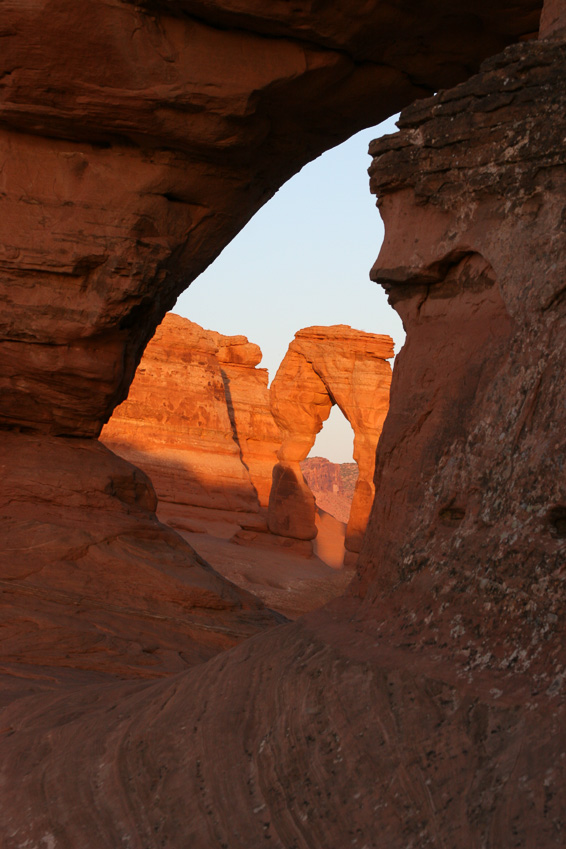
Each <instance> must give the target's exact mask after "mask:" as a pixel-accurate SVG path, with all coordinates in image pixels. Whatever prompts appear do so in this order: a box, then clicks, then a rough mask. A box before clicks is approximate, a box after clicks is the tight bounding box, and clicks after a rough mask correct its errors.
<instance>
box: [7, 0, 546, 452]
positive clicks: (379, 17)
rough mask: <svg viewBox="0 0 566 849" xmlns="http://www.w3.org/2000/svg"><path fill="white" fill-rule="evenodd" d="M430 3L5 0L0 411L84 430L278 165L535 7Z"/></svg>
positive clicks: (109, 406)
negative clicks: (411, 6)
mask: <svg viewBox="0 0 566 849" xmlns="http://www.w3.org/2000/svg"><path fill="white" fill-rule="evenodd" d="M428 2H429V8H428V10H426V11H425V9H424V8H423V7H422V5H421V6H420V7H419V9H418V10H414V11H411V10H407V9H406V10H402V9H394V8H393V7H391V6H389V5H387V4H383V3H382V2H380V1H379V0H371V2H369V3H365V4H363V6H362V7H360V8H357V7H356V9H353V8H352V7H350V6H349V5H348V4H346V5H343V4H342V5H340V6H339V7H337V6H336V4H335V3H331V2H328V0H327V2H324V3H322V4H320V3H317V4H314V5H313V4H312V2H310V0H303V2H299V3H298V4H297V3H295V4H293V6H292V8H291V7H290V6H289V4H288V3H286V2H278V3H275V4H273V3H270V4H264V3H256V2H253V3H252V2H250V0H247V2H234V3H221V2H194V3H193V2H184V3H177V2H175V3H168V2H145V3H140V2H126V0H117V2H112V3H107V2H102V0H82V2H81V3H77V2H75V0H37V2H29V3H22V2H19V0H8V2H4V3H3V4H2V24H1V26H2V30H1V33H2V51H1V55H0V150H1V151H2V156H1V161H2V171H1V175H0V197H1V199H2V206H3V214H2V216H1V218H0V245H1V252H0V263H1V266H0V267H1V270H2V277H1V281H0V285H1V291H2V305H3V309H2V317H1V319H0V339H1V342H0V423H2V424H3V425H8V426H22V427H25V428H26V429H28V430H30V429H31V430H35V431H40V432H44V433H52V434H55V435H76V436H93V435H97V434H98V433H99V432H100V429H101V427H102V425H103V423H104V422H105V421H107V419H108V418H109V416H110V415H111V412H112V410H113V408H114V407H115V406H116V404H117V403H119V402H120V401H121V400H123V398H124V397H125V396H126V393H127V388H128V386H129V384H130V382H131V380H132V378H133V375H134V370H135V367H136V365H137V363H138V361H139V358H140V356H141V353H142V351H143V348H144V346H145V345H146V343H147V341H148V339H149V338H150V337H151V335H152V334H153V332H154V330H155V328H156V326H157V325H158V324H159V322H160V321H161V319H162V318H163V316H164V314H165V312H166V311H167V310H168V309H170V308H171V307H172V306H173V304H174V301H175V298H176V296H177V295H178V294H179V292H181V291H182V290H183V289H184V288H185V287H186V286H187V285H188V284H189V283H190V281H191V280H193V279H194V277H195V276H196V275H197V274H199V273H200V272H201V271H202V270H203V269H204V268H205V267H206V266H207V265H208V263H209V262H210V261H211V260H212V259H213V258H214V257H215V256H216V255H217V254H218V253H219V252H220V251H221V250H222V248H223V247H224V246H225V245H226V244H227V242H228V241H229V240H230V239H231V238H232V237H233V236H234V235H235V234H236V233H237V232H238V230H240V229H241V227H242V226H243V225H244V224H245V223H246V222H247V221H248V220H249V218H250V217H251V216H252V215H253V214H254V213H255V212H256V211H257V209H258V208H259V207H260V206H261V205H262V204H263V203H265V201H266V200H267V199H268V198H269V197H271V196H272V195H273V193H274V192H275V191H276V190H277V188H278V187H279V186H280V185H281V184H282V183H283V182H284V181H285V180H287V179H288V178H289V177H290V176H291V175H292V174H294V173H296V172H297V171H298V170H299V169H300V168H301V167H302V165H303V164H304V163H305V162H307V161H309V160H310V159H312V158H314V157H315V156H317V155H318V154H319V153H321V152H322V151H323V150H325V149H327V148H328V147H331V146H333V145H335V144H337V143H338V142H340V141H342V140H344V139H345V138H347V137H348V136H350V135H351V134H352V133H353V132H355V131H356V130H358V129H361V128H362V127H365V126H370V125H371V124H373V123H377V122H378V121H379V120H381V119H383V118H385V117H387V116H388V115H390V114H392V113H394V112H395V111H397V110H398V109H399V108H400V107H401V106H402V105H405V104H406V103H408V102H410V101H411V100H412V99H414V98H415V97H418V96H423V95H426V94H427V93H429V92H430V91H431V90H435V89H436V88H437V87H438V86H439V85H444V84H447V83H451V82H454V81H457V80H459V79H463V78H464V77H465V76H466V75H467V74H468V73H469V69H470V68H472V67H474V66H475V65H476V63H477V61H478V59H480V58H482V57H484V56H486V55H489V54H491V53H493V52H495V51H496V50H497V49H499V48H500V47H501V46H502V45H503V44H505V43H508V42H509V41H511V40H513V39H514V38H515V37H516V36H518V35H523V34H525V33H528V32H530V31H533V30H535V29H536V26H537V19H538V13H539V10H540V5H541V3H540V1H539V0H513V2H510V0H502V2H499V3H496V4H493V3H491V4H486V3H485V2H483V0H475V2H470V3H468V4H467V7H466V11H465V13H458V14H454V10H453V7H452V4H446V3H444V2H440V0H428ZM266 5H268V7H269V8H268V9H267V10H266ZM471 35H473V37H471Z"/></svg>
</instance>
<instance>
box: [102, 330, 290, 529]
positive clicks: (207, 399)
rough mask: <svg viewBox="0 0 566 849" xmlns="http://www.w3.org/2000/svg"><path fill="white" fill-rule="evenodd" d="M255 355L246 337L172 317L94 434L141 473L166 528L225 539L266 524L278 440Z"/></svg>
mask: <svg viewBox="0 0 566 849" xmlns="http://www.w3.org/2000/svg"><path fill="white" fill-rule="evenodd" d="M260 360H261V351H260V349H259V347H258V346H257V345H254V344H252V343H250V342H248V340H247V339H246V337H245V336H223V335H222V334H220V333H215V332H214V331H209V330H203V328H202V327H199V325H198V324H195V323H194V322H191V321H188V320H187V319H186V318H181V317H180V316H176V315H173V314H171V313H169V314H168V315H167V316H166V317H165V319H164V320H163V323H162V324H161V325H160V327H159V328H158V330H157V332H156V334H155V336H154V338H153V339H152V340H151V342H150V343H149V345H148V346H147V349H146V352H145V354H144V357H143V360H142V363H141V365H140V368H139V369H138V371H137V373H136V377H135V379H134V382H133V384H132V387H131V389H130V393H129V395H128V399H127V400H126V401H124V402H123V403H122V404H121V405H120V406H119V407H118V408H117V409H116V411H115V412H114V415H113V416H112V418H111V420H110V421H109V423H108V424H107V425H106V427H105V428H104V430H103V432H102V437H101V438H102V440H103V442H104V443H105V444H106V445H108V447H109V448H112V450H115V451H116V452H117V453H119V454H121V455H122V456H124V457H126V459H128V460H130V461H131V462H133V463H136V464H137V465H138V466H140V467H141V468H142V469H143V470H144V471H145V472H146V473H147V474H149V476H150V477H151V480H152V482H153V485H154V486H155V489H156V492H157V496H158V498H159V508H158V512H159V516H160V517H161V518H162V520H163V521H165V522H167V524H170V525H172V526H173V527H175V528H178V529H180V530H186V531H193V532H197V533H198V532H203V531H207V530H210V531H212V532H213V533H216V534H217V535H219V536H226V535H227V536H228V537H230V536H232V534H234V532H235V531H236V530H238V529H239V527H240V524H244V525H247V526H252V527H253V526H254V524H255V525H256V526H261V525H263V526H265V520H262V519H261V517H260V510H261V507H262V506H267V503H268V499H269V488H270V486H271V471H272V468H273V466H274V464H275V458H276V452H277V449H278V447H279V445H280V441H281V440H280V436H279V430H278V428H277V426H276V424H275V422H274V421H273V418H272V416H271V411H270V406H269V391H268V388H267V380H268V376H267V371H266V370H265V369H258V368H256V366H257V365H258V363H259V362H260Z"/></svg>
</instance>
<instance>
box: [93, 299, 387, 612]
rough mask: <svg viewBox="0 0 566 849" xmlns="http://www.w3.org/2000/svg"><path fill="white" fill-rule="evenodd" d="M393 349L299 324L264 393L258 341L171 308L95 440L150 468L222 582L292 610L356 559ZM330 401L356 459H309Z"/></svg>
mask: <svg viewBox="0 0 566 849" xmlns="http://www.w3.org/2000/svg"><path fill="white" fill-rule="evenodd" d="M392 354H393V343H392V340H391V339H390V337H387V336H376V335H374V334H370V333H363V332H361V331H356V330H352V329H351V328H350V327H347V326H345V325H338V326H335V327H311V328H306V329H304V330H301V331H299V332H298V333H297V334H296V335H295V340H294V341H293V342H292V343H291V345H290V347H289V351H288V352H287V355H286V356H285V358H284V360H283V362H282V364H281V366H280V368H279V370H278V372H277V375H276V377H275V378H274V380H273V383H272V387H271V390H270V389H269V388H268V374H267V370H266V369H263V368H258V365H259V363H260V362H261V351H260V349H259V347H258V346H257V345H254V344H252V343H250V342H248V340H247V339H246V337H245V336H224V335H222V334H220V333H215V332H214V331H209V330H204V329H203V328H202V327H200V326H199V325H198V324H195V323H194V322H191V321H189V320H188V319H185V318H181V317H180V316H177V315H174V314H172V313H169V314H168V315H167V316H166V317H165V319H164V321H163V323H162V324H161V326H160V327H159V328H158V329H157V331H156V333H155V336H154V337H153V339H152V340H151V342H150V343H149V344H148V346H147V348H146V351H145V354H144V357H143V359H142V361H141V363H140V366H139V368H138V370H137V372H136V377H135V379H134V381H133V383H132V386H131V389H130V393H129V396H128V398H127V400H126V401H124V402H123V403H122V404H121V405H120V406H119V407H117V409H116V410H115V412H114V415H113V416H112V418H111V419H110V421H109V422H108V424H107V425H106V426H105V428H104V430H103V432H102V435H101V440H102V441H103V442H104V443H105V445H106V446H107V447H109V448H111V449H112V450H113V451H115V452H116V453H118V454H120V455H121V456H122V457H124V458H125V459H127V460H129V461H130V462H132V463H134V464H135V465H136V466H138V467H140V468H141V469H143V471H144V472H146V473H147V474H148V475H149V476H150V478H151V480H152V482H153V485H154V487H155V491H156V493H157V497H158V509H157V513H158V516H159V518H160V520H161V521H162V522H164V523H166V524H168V525H170V526H171V527H172V528H174V529H175V530H176V531H177V532H178V533H180V534H181V535H182V536H184V537H185V539H187V540H188V541H189V542H190V543H191V545H193V547H195V548H196V550H197V551H198V552H199V553H200V554H201V555H202V556H204V557H205V558H206V559H207V560H208V561H209V562H210V563H212V565H213V566H214V567H215V568H216V569H218V571H220V572H221V573H222V574H224V575H225V576H226V577H229V578H230V580H232V581H234V582H235V583H238V584H240V585H241V586H244V587H245V588H246V589H250V590H251V591H252V592H254V593H255V594H256V595H259V596H260V597H261V598H262V600H263V601H265V602H266V603H267V604H269V605H270V606H272V607H274V608H275V609H278V610H281V611H282V612H285V613H286V614H287V615H297V614H298V613H301V612H304V610H306V609H310V608H311V607H316V606H318V605H319V604H320V603H322V601H325V600H326V599H327V598H330V597H333V596H334V595H336V594H338V593H339V592H342V590H343V589H344V587H345V585H346V583H347V581H348V580H349V575H346V574H344V575H342V574H337V571H336V570H337V569H340V567H342V566H343V564H344V563H346V565H347V566H349V567H351V566H352V565H353V563H354V562H355V559H356V557H357V552H358V551H359V549H360V547H361V541H362V538H363V534H364V531H365V527H366V524H367V519H368V516H369V510H370V507H371V502H372V500H373V481H372V477H373V469H374V461H375V450H376V445H377V440H378V438H379V434H380V432H381V426H382V424H383V420H384V418H385V415H386V412H387V405H388V399H389V385H390V381H391V367H390V365H389V363H388V362H387V358H388V357H391V356H392ZM334 403H337V404H338V405H339V406H340V408H341V409H342V411H343V413H344V414H345V416H346V417H347V418H348V420H349V421H350V423H351V425H352V427H353V430H354V456H355V458H356V460H357V461H358V462H357V463H349V464H344V469H343V470H342V467H341V466H339V465H337V464H332V463H330V462H329V461H327V460H323V459H321V458H313V459H309V460H306V459H305V458H306V456H307V455H308V453H309V451H310V450H311V448H312V446H313V444H314V441H315V438H316V434H317V433H318V431H319V430H320V429H321V427H322V425H323V422H324V421H325V420H326V419H327V418H328V414H329V413H330V409H331V407H332V405H333V404H334ZM358 469H359V474H358ZM303 470H304V473H305V475H304V476H303ZM346 525H347V527H346ZM235 544H237V545H238V548H235ZM266 549H268V550H269V551H270V563H271V566H269V565H267V564H265V559H266V558H265V550H266ZM346 549H347V551H346ZM262 552H263V553H262ZM345 554H346V558H344V555H345ZM276 561H277V562H276ZM329 566H330V567H332V568H331V569H329V568H328V567H329ZM270 568H273V569H275V570H276V571H277V581H276V582H275V583H277V586H274V585H273V584H274V582H273V581H272V580H271V578H270V577H269V575H268V574H267V573H268V572H269V569H270ZM347 571H348V570H347ZM283 573H285V574H288V575H289V576H290V578H289V580H290V582H291V583H292V584H294V586H295V587H296V588H297V593H296V598H295V596H294V595H293V593H292V594H291V595H292V598H290V596H289V588H288V587H287V586H284V584H285V581H284V580H283ZM309 575H310V582H311V584H312V585H313V587H314V589H313V590H312V591H308V592H306V596H309V594H310V596H311V597H310V598H305V597H304V596H305V588H306V586H307V583H308V576H309ZM293 576H295V577H293ZM264 579H265V581H268V582H269V583H265V581H264ZM269 584H271V586H269ZM299 584H300V587H301V589H300V592H299ZM280 596H281V598H280ZM299 596H301V598H299ZM305 605H306V607H305Z"/></svg>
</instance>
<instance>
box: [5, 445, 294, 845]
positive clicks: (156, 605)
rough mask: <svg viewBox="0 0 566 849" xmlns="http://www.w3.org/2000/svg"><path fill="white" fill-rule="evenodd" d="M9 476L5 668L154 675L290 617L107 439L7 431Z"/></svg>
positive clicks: (55, 675) (30, 672)
mask: <svg viewBox="0 0 566 849" xmlns="http://www.w3.org/2000/svg"><path fill="white" fill-rule="evenodd" d="M0 469H1V472H2V488H1V492H0V519H1V522H2V533H3V536H2V547H1V550H0V575H1V578H0V591H1V594H0V629H1V632H2V648H1V666H2V670H3V672H4V673H6V672H8V671H10V672H12V671H14V670H18V669H19V670H20V671H19V672H15V674H16V676H19V677H24V678H25V677H28V676H29V677H31V678H32V679H38V680H44V679H45V677H46V675H47V677H48V678H52V679H53V681H56V680H58V679H59V678H60V673H59V672H56V671H53V672H52V673H46V672H45V671H43V672H42V671H41V668H42V667H50V666H54V667H57V668H63V669H66V668H67V669H81V670H88V671H91V672H95V673H96V674H97V675H101V676H108V675H127V676H133V677H149V678H153V677H157V676H163V675H164V674H170V673H172V672H178V671H180V670H183V669H186V668H187V667H188V666H191V665H194V664H195V663H200V662H202V661H203V660H206V659H207V658H209V657H211V656H212V655H214V654H216V653H217V652H218V651H221V650H223V649H226V648H228V647H230V646H232V645H235V644H236V643H237V642H240V641H241V640H242V639H244V638H246V637H248V636H250V635H251V634H254V633H256V632H257V631H259V630H262V629H264V628H266V627H269V626H272V625H275V624H277V623H278V622H279V621H281V619H280V617H277V616H275V615H274V614H272V613H270V612H268V611H266V610H265V609H264V608H263V606H262V605H261V603H260V602H259V601H258V599H257V598H255V597H254V596H252V595H250V594H249V593H246V592H244V591H243V590H240V589H239V588H238V587H235V586H234V585H233V584H231V583H230V582H229V581H226V580H224V578H222V577H221V576H220V575H219V574H217V573H216V572H215V571H214V570H213V569H212V568H211V567H210V566H209V565H208V563H206V562H205V561H204V560H203V559H202V558H201V557H199V556H198V555H197V554H196V553H195V551H194V550H193V549H192V548H191V547H190V546H189V545H188V544H187V543H186V542H185V541H184V540H183V539H181V538H180V537H179V536H178V535H177V534H176V533H175V532H174V531H172V530H171V529H170V528H168V527H167V526H165V525H163V524H161V523H160V522H159V521H158V520H157V518H156V516H155V508H156V504H157V499H156V496H155V492H154V490H153V487H152V485H151V482H150V481H149V479H148V478H147V476H146V475H145V474H144V473H143V472H142V471H140V469H137V468H135V467H134V466H132V465H130V463H127V462H126V461H125V460H123V459H122V458H120V457H117V456H116V455H115V454H112V452H110V451H109V450H108V449H107V448H105V447H104V446H103V445H101V444H100V443H99V442H96V441H93V440H89V439H84V440H80V439H79V440H77V439H61V438H54V437H48V436H26V437H22V436H21V435H20V434H12V433H4V434H2V439H1V440H0ZM1 842H2V841H1V840H0V843H1Z"/></svg>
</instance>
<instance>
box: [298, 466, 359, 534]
mask: <svg viewBox="0 0 566 849" xmlns="http://www.w3.org/2000/svg"><path fill="white" fill-rule="evenodd" d="M300 465H301V472H302V473H303V477H304V479H305V480H306V482H307V484H308V486H309V489H310V491H311V492H312V494H313V495H314V497H315V501H316V503H317V506H318V507H320V509H321V510H325V511H326V512H327V513H330V514H331V515H332V516H335V517H336V519H338V520H339V521H340V522H344V523H346V524H347V522H348V519H349V518H350V509H351V507H352V500H353V498H354V491H355V489H356V483H357V481H358V476H359V472H358V464H357V463H331V462H330V460H327V459H326V458H325V457H308V458H307V459H306V460H303V461H302V462H301V464H300Z"/></svg>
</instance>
